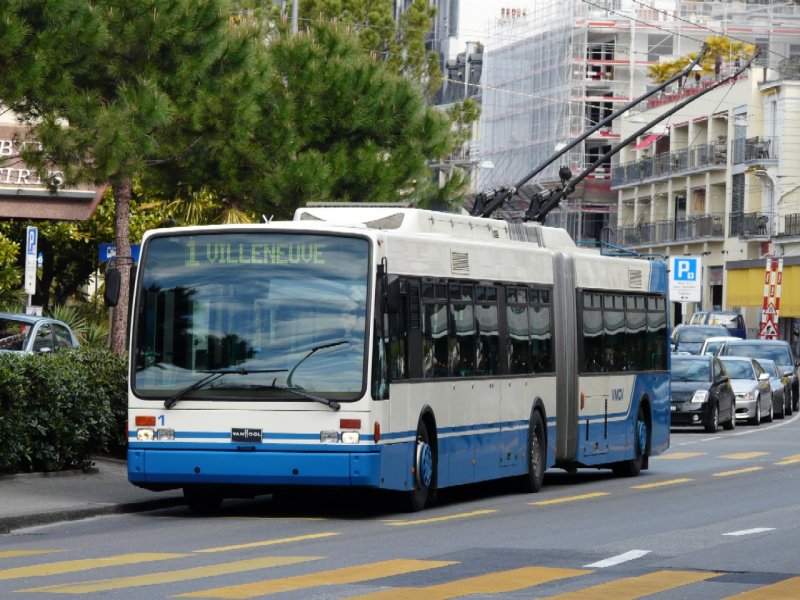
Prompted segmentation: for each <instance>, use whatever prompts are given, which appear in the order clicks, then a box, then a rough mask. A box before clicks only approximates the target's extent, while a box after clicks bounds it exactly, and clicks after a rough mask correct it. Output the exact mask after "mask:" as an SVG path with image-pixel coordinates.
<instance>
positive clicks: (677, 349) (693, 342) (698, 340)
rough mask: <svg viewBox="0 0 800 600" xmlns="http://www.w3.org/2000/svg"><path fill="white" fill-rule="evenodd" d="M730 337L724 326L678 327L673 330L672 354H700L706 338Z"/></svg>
mask: <svg viewBox="0 0 800 600" xmlns="http://www.w3.org/2000/svg"><path fill="white" fill-rule="evenodd" d="M724 335H730V334H729V333H728V330H727V329H725V328H724V327H723V326H722V325H678V326H677V327H675V329H673V330H672V344H671V345H672V352H674V353H678V354H687V353H688V354H700V348H702V347H703V342H705V341H706V338H710V337H720V336H724Z"/></svg>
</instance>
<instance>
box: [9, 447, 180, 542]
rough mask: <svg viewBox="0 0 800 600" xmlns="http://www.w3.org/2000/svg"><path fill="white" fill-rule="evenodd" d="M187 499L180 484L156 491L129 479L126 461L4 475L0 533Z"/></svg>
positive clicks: (101, 459)
mask: <svg viewBox="0 0 800 600" xmlns="http://www.w3.org/2000/svg"><path fill="white" fill-rule="evenodd" d="M182 503H183V493H182V491H181V490H180V489H177V490H169V491H166V492H150V491H148V490H143V489H142V488H138V487H136V486H134V485H133V484H131V483H128V471H127V465H126V463H125V461H124V460H115V459H110V458H96V459H95V460H94V467H92V468H91V469H89V470H87V471H85V472H84V471H65V472H61V473H26V474H21V475H0V534H3V533H8V532H9V531H12V530H14V529H20V528H22V527H31V526H33V525H45V524H48V523H56V522H58V521H71V520H75V519H85V518H87V517H92V516H95V515H104V514H112V513H126V512H140V511H146V510H153V509H156V508H164V507H168V506H175V505H178V504H182Z"/></svg>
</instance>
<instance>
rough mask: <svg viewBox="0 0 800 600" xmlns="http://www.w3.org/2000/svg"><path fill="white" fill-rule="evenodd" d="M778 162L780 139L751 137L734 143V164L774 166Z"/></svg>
mask: <svg viewBox="0 0 800 600" xmlns="http://www.w3.org/2000/svg"><path fill="white" fill-rule="evenodd" d="M777 162H778V138H765V137H751V138H746V139H745V138H739V139H736V140H734V141H733V164H737V165H738V164H742V163H744V164H747V165H757V164H774V163H777Z"/></svg>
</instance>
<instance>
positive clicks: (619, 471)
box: [611, 406, 647, 477]
mask: <svg viewBox="0 0 800 600" xmlns="http://www.w3.org/2000/svg"><path fill="white" fill-rule="evenodd" d="M633 448H634V453H635V454H634V457H633V458H631V459H629V460H623V461H622V462H618V463H616V464H614V465H613V466H612V467H611V468H612V470H613V471H614V474H615V475H620V476H622V477H636V476H637V475H638V474H639V472H640V471H641V470H642V465H643V464H644V462H645V455H646V454H647V421H645V418H644V409H643V408H642V407H641V406H639V410H638V411H637V413H636V425H635V426H634V428H633Z"/></svg>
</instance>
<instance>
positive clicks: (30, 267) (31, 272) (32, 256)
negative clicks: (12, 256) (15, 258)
mask: <svg viewBox="0 0 800 600" xmlns="http://www.w3.org/2000/svg"><path fill="white" fill-rule="evenodd" d="M38 244H39V229H38V228H36V227H33V226H32V225H29V226H28V230H27V231H26V233H25V293H26V294H27V295H28V296H33V295H34V294H35V293H36V263H37V260H36V259H37V257H38V254H39V253H38V251H37V246H38Z"/></svg>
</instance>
